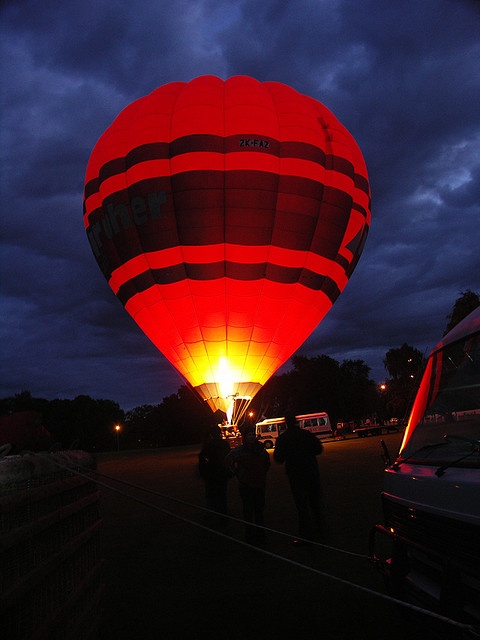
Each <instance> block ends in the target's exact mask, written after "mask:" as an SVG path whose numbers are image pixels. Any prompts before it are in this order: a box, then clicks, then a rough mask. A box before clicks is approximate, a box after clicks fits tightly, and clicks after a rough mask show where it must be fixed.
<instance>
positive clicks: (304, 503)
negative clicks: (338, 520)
mask: <svg viewBox="0 0 480 640" xmlns="http://www.w3.org/2000/svg"><path fill="white" fill-rule="evenodd" d="M285 421H286V424H287V430H286V431H284V433H282V434H281V435H280V436H279V437H278V438H277V442H276V444H275V450H274V452H273V457H274V460H275V461H276V462H278V463H280V464H282V463H283V462H285V471H286V474H287V476H288V481H289V483H290V489H291V491H292V495H293V499H294V502H295V506H296V508H297V511H298V534H299V538H300V539H295V540H294V544H296V545H302V544H305V540H313V539H314V538H315V537H316V536H318V537H322V536H324V535H325V526H324V517H323V504H322V493H321V486H320V473H319V469H318V462H317V456H318V455H319V454H320V453H322V451H323V445H322V443H321V442H320V440H319V439H318V438H317V437H316V436H314V435H313V433H310V431H306V430H305V429H300V427H299V426H298V424H297V422H296V420H295V418H294V416H287V418H286V420H285Z"/></svg>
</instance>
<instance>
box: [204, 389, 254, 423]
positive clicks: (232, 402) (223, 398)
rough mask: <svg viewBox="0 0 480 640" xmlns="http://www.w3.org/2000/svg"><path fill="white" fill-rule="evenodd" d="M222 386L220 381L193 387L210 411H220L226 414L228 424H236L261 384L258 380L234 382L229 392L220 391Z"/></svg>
mask: <svg viewBox="0 0 480 640" xmlns="http://www.w3.org/2000/svg"><path fill="white" fill-rule="evenodd" d="M222 388H224V386H223V385H222V384H221V383H220V382H206V383H204V384H201V385H199V386H197V387H194V389H195V391H196V392H197V393H198V394H199V395H200V397H201V398H202V399H203V400H205V402H207V403H208V405H209V407H210V408H211V409H212V411H214V412H215V411H219V410H220V411H222V412H223V413H225V414H226V416H227V420H228V424H230V425H235V426H237V425H238V424H239V422H240V420H241V419H242V418H243V417H244V415H245V412H246V411H247V409H248V406H249V404H250V402H251V401H252V399H253V397H254V396H255V395H256V394H257V393H258V391H260V389H261V388H262V385H261V384H260V383H259V382H236V383H233V390H232V393H229V394H224V393H222Z"/></svg>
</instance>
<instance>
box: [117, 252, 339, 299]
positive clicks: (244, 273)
mask: <svg viewBox="0 0 480 640" xmlns="http://www.w3.org/2000/svg"><path fill="white" fill-rule="evenodd" d="M220 278H231V279H232V280H242V281H247V282H248V281H255V280H262V279H266V280H270V281H272V282H277V283H279V284H296V283H298V284H301V285H303V286H305V287H307V288H309V289H313V290H315V291H320V290H321V291H323V292H324V293H325V294H326V295H327V296H328V297H329V299H330V300H331V301H332V303H333V302H334V301H335V300H336V299H337V297H338V296H339V295H340V289H339V288H338V286H337V284H336V282H335V281H334V280H333V279H332V278H329V277H328V276H324V275H321V274H318V273H314V272H313V271H309V270H308V269H302V268H291V267H282V266H279V265H273V264H268V263H261V264H240V263H236V262H223V261H222V262H214V263H210V264H188V263H182V264H176V265H173V266H171V267H167V268H165V269H151V270H149V271H145V272H143V273H141V274H139V275H138V276H135V277H134V278H132V279H131V280H129V281H128V282H125V284H123V285H122V286H121V287H120V288H119V290H118V292H117V297H118V298H119V300H120V301H121V302H122V304H123V305H126V304H127V302H128V301H129V299H130V298H132V297H133V296H134V295H136V294H137V293H142V292H143V291H146V290H147V289H149V288H150V287H151V286H152V281H153V283H155V284H158V285H170V284H175V283H176V282H181V281H182V280H185V279H190V280H218V279H220Z"/></svg>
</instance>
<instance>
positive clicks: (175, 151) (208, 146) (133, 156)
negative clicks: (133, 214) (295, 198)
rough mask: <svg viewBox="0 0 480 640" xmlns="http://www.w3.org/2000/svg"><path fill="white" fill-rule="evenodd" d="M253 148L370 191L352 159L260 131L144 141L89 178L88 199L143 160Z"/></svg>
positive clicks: (250, 149) (86, 191)
mask: <svg viewBox="0 0 480 640" xmlns="http://www.w3.org/2000/svg"><path fill="white" fill-rule="evenodd" d="M255 143H258V145H262V144H263V146H254V145H255ZM242 145H243V146H242ZM251 151H256V152H260V153H267V154H270V155H274V156H276V157H278V158H282V159H285V158H289V159H295V160H308V161H310V162H314V163H317V164H319V165H320V166H322V167H323V168H327V169H333V170H334V171H337V172H338V173H342V174H344V175H347V176H349V177H351V178H352V179H354V181H355V185H356V186H357V187H358V188H359V189H361V190H362V191H364V192H365V193H367V194H368V193H369V187H368V181H367V179H366V177H365V176H362V175H360V174H357V173H355V171H354V167H353V165H352V163H351V162H350V161H349V160H346V159H345V158H342V157H340V156H335V155H331V154H330V155H325V153H324V151H323V150H322V149H320V148H319V147H317V146H315V145H312V144H308V143H305V142H283V143H281V142H279V141H278V140H274V139H273V138H268V137H265V138H262V136H261V134H258V133H254V134H242V135H235V136H229V137H227V138H222V137H220V136H213V135H206V134H195V135H190V136H185V137H183V138H179V139H177V140H173V141H172V142H171V143H166V142H154V143H148V144H144V145H141V146H139V147H136V148H135V149H132V150H131V151H130V152H129V153H128V154H127V155H126V157H125V158H116V159H112V160H110V161H108V162H106V163H105V164H104V165H103V166H102V168H101V169H100V172H99V177H98V178H95V179H92V180H90V181H89V182H88V183H87V184H86V185H85V198H88V197H89V196H91V195H92V194H94V193H96V192H97V191H98V190H99V188H100V184H101V183H102V182H103V181H104V180H106V179H107V178H110V177H112V176H114V175H117V174H120V173H124V172H125V171H126V170H127V169H130V168H132V167H133V166H135V165H136V164H139V163H141V162H148V161H151V160H169V159H171V158H174V157H176V156H179V155H182V154H187V153H195V152H213V153H221V154H226V153H232V152H244V153H249V152H251Z"/></svg>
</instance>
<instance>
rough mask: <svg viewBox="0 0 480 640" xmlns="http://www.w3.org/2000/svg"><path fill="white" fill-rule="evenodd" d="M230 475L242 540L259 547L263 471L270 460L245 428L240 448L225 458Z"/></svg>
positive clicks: (262, 536) (252, 431)
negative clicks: (240, 513) (240, 514)
mask: <svg viewBox="0 0 480 640" xmlns="http://www.w3.org/2000/svg"><path fill="white" fill-rule="evenodd" d="M226 462H227V466H228V468H229V469H230V470H231V473H233V474H234V475H236V476H237V480H238V488H239V491H240V497H241V499H242V504H243V519H244V520H245V523H246V524H245V540H246V541H247V542H248V543H249V544H253V545H259V544H264V542H265V530H264V529H263V526H264V509H265V490H266V481H267V471H268V470H269V469H270V464H271V463H270V456H269V455H268V451H267V450H266V449H265V447H264V446H263V444H262V443H261V442H259V441H258V440H257V436H256V434H255V427H252V426H248V427H246V428H245V430H244V432H243V434H242V444H241V445H240V446H239V447H235V449H232V450H231V451H230V453H229V454H228V456H227V458H226Z"/></svg>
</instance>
